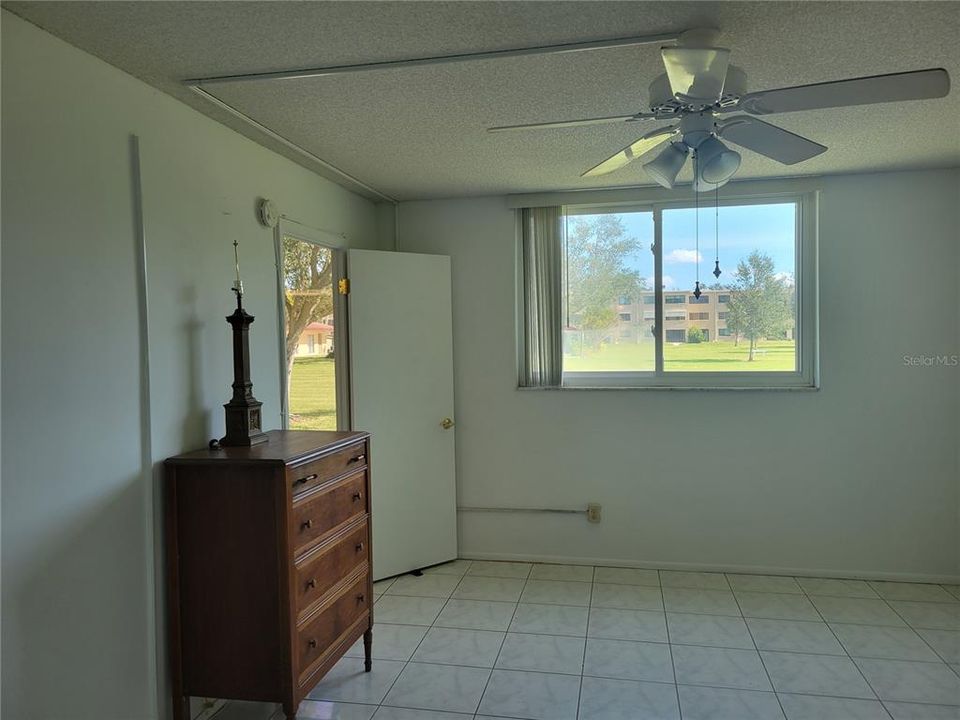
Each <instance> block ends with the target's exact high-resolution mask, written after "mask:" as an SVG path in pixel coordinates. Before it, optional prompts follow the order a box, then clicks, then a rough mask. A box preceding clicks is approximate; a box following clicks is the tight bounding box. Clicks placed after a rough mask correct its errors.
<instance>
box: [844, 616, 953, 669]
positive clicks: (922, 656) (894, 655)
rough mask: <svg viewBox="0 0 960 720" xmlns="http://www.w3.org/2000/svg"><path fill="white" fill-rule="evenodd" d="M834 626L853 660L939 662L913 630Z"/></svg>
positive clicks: (866, 626) (870, 626)
mask: <svg viewBox="0 0 960 720" xmlns="http://www.w3.org/2000/svg"><path fill="white" fill-rule="evenodd" d="M831 627H832V628H833V631H834V632H835V633H836V634H837V637H838V638H840V642H841V643H843V647H844V648H846V650H847V652H848V653H849V654H850V655H851V656H853V657H862V658H880V659H886V660H919V661H926V662H939V661H940V658H939V657H938V656H937V654H936V653H935V652H934V651H933V650H931V649H930V647H929V646H928V645H927V643H925V642H924V641H923V639H922V638H921V637H920V636H919V635H917V633H916V632H914V631H913V630H911V629H910V628H905V627H904V628H896V627H875V626H872V625H841V624H834V625H832V626H831Z"/></svg>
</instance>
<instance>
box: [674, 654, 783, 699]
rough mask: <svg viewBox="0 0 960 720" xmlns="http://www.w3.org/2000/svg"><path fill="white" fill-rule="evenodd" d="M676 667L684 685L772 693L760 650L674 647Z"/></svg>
mask: <svg viewBox="0 0 960 720" xmlns="http://www.w3.org/2000/svg"><path fill="white" fill-rule="evenodd" d="M673 664H674V668H675V669H676V673H677V682H678V683H680V684H681V685H709V686H711V687H724V688H736V689H740V690H772V688H771V687H770V681H769V680H768V679H767V673H766V671H765V670H764V669H763V664H762V663H761V662H760V655H759V654H758V653H757V651H756V650H730V649H727V648H706V647H696V646H693V645H674V646H673Z"/></svg>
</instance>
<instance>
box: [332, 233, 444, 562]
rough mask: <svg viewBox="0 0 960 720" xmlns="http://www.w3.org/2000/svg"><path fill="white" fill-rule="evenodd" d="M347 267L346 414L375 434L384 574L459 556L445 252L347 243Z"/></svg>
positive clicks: (378, 552)
mask: <svg viewBox="0 0 960 720" xmlns="http://www.w3.org/2000/svg"><path fill="white" fill-rule="evenodd" d="M347 276H348V277H349V278H350V295H349V297H348V301H347V306H348V308H349V320H350V322H349V328H350V390H351V398H352V399H351V404H352V413H351V418H352V425H353V427H354V428H355V429H357V430H366V431H368V432H370V433H371V435H372V440H371V448H370V461H371V465H370V470H371V512H372V514H373V576H374V579H380V578H385V577H390V576H392V575H398V574H400V573H404V572H409V571H410V570H415V569H418V568H422V567H426V566H427V565H433V564H436V563H439V562H444V561H446V560H452V559H453V558H455V557H456V556H457V508H456V504H457V503H456V480H455V470H454V430H453V428H452V426H450V424H451V422H452V419H453V335H452V333H453V328H452V319H451V310H450V307H451V306H450V258H448V257H446V256H443V255H418V254H414V253H400V252H378V251H372V250H350V251H349V254H348V258H347ZM445 421H446V422H445Z"/></svg>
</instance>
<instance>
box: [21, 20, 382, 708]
mask: <svg viewBox="0 0 960 720" xmlns="http://www.w3.org/2000/svg"><path fill="white" fill-rule="evenodd" d="M2 16H3V17H2V23H3V35H2V72H3V76H2V92H3V96H2V102H3V119H2V134H3V138H2V155H3V168H2V169H3V188H2V204H3V220H2V222H3V224H2V233H3V248H2V252H3V256H2V272H3V275H2V308H3V316H2V344H3V348H4V354H3V368H2V393H3V411H2V415H3V422H2V430H3V437H2V444H3V450H4V453H3V459H2V473H3V477H2V482H3V484H2V506H3V508H2V533H3V534H2V546H3V548H2V550H3V579H2V580H3V582H2V584H3V591H2V592H3V594H2V602H3V656H2V666H3V678H2V683H3V704H2V715H3V717H4V718H10V720H22V719H25V718H43V719H44V720H48V719H50V718H70V719H71V720H79V719H85V718H91V719H92V718H96V719H97V720H103V719H105V718H124V719H131V718H153V717H157V716H158V713H159V710H158V702H165V701H166V697H165V688H164V686H163V679H162V676H161V681H160V683H159V687H158V681H157V672H158V667H157V665H158V660H157V657H158V651H157V648H156V647H155V643H156V632H157V623H156V614H157V612H159V611H160V610H161V609H162V608H158V607H156V604H157V603H156V598H155V594H154V593H155V589H156V587H157V585H158V584H157V583H156V582H155V579H156V578H155V575H154V573H155V570H156V566H155V560H154V558H155V551H156V548H155V539H156V538H155V527H154V519H155V513H156V507H155V503H154V499H155V486H156V484H157V480H155V479H154V477H152V469H153V468H152V462H151V461H158V460H161V459H162V458H163V457H165V456H167V455H170V454H173V453H176V452H180V451H182V450H185V449H188V448H196V447H198V446H201V445H203V444H205V443H206V441H207V440H208V439H209V438H211V437H214V436H219V435H220V434H222V431H223V420H222V417H223V416H222V410H221V405H222V403H224V402H225V401H226V400H228V399H229V395H230V382H231V381H232V365H231V359H230V344H229V326H228V325H227V324H226V322H225V321H224V319H223V318H224V316H225V315H227V314H228V313H229V312H231V311H232V308H233V303H234V300H233V294H232V293H231V292H230V290H229V288H230V283H231V280H232V247H231V245H230V243H231V242H232V241H233V239H234V238H236V239H238V240H239V242H240V252H241V267H242V271H243V275H244V284H245V287H246V290H247V296H246V305H247V307H248V309H249V310H250V312H251V313H253V314H254V315H255V316H256V318H257V319H256V322H255V323H254V325H253V326H252V329H251V353H252V356H253V364H254V370H253V380H254V383H255V392H256V395H257V397H258V398H259V399H260V400H262V401H263V402H264V423H265V425H266V426H267V427H276V426H277V425H278V423H279V408H280V404H279V372H280V369H279V368H280V365H279V357H278V353H279V351H278V343H277V332H278V328H277V303H276V286H275V268H274V250H273V239H272V234H271V232H270V231H269V230H266V229H264V228H262V227H261V226H259V225H258V224H257V223H256V219H255V215H254V207H255V202H256V199H257V197H258V196H265V197H269V198H272V199H273V200H274V201H275V202H276V203H277V205H278V206H279V208H280V209H281V211H283V212H284V213H286V214H288V215H289V216H290V217H292V218H293V219H295V220H298V221H300V222H303V223H306V224H309V225H313V226H315V227H320V228H325V229H330V230H333V231H336V232H342V233H346V234H347V236H348V237H349V238H350V239H351V243H352V244H353V245H355V246H357V247H374V246H375V245H376V235H377V227H376V212H375V210H374V206H373V205H372V204H371V203H369V202H368V201H366V200H364V199H362V198H360V197H358V196H356V195H353V194H351V193H350V192H348V191H346V190H344V189H342V188H340V187H339V186H336V185H334V184H332V183H330V182H328V181H327V180H324V179H322V178H320V177H318V176H317V175H315V174H313V173H311V172H309V171H307V170H305V169H303V168H301V167H300V166H298V165H296V164H294V163H291V162H289V161H287V160H285V159H283V158H281V157H279V156H277V155H275V154H273V153H271V152H269V151H267V150H265V149H263V148H261V147H260V146H258V145H256V144H254V143H252V142H250V141H249V140H246V139H244V138H242V137H241V136H239V135H237V134H236V133H234V132H232V131H230V130H228V129H226V128H224V127H223V126H221V125H219V124H217V123H215V122H213V121H211V120H209V119H207V118H205V117H203V116H201V115H200V114H198V113H196V112H195V111H193V110H191V109H189V108H187V107H186V106H184V105H182V104H181V103H179V102H177V101H175V100H173V99H171V98H170V97H168V96H166V95H163V94H161V93H159V92H157V91H156V90H153V89H151V88H149V87H148V86H146V85H144V84H143V83H141V82H139V81H137V80H135V79H133V78H131V77H130V76H128V75H125V74H124V73H122V72H120V71H118V70H116V69H114V68H112V67H110V66H108V65H106V64H105V63H103V62H101V61H99V60H97V59H95V58H93V57H92V56H90V55H87V54H85V53H83V52H81V51H79V50H77V49H75V48H73V47H71V46H69V45H66V44H65V43H63V42H61V41H59V40H57V39H55V38H53V37H52V36H50V35H48V34H46V33H44V32H42V31H40V30H38V29H36V28H35V27H33V26H31V25H29V24H27V23H25V22H23V21H21V20H19V19H17V18H16V17H14V16H13V15H11V14H9V13H8V12H6V11H4V12H3V13H2ZM131 133H136V134H137V135H139V136H140V138H141V146H142V167H143V191H144V218H145V225H146V239H147V256H148V282H149V290H150V293H149V351H150V352H149V354H150V357H149V359H150V363H151V374H150V383H149V389H150V397H151V399H152V413H151V415H150V416H149V417H147V416H146V415H145V413H144V407H143V403H142V398H141V395H142V394H143V390H144V389H145V387H146V382H147V377H146V376H145V375H144V374H143V372H142V370H141V358H140V349H141V347H142V343H141V333H143V332H144V331H145V325H144V324H143V323H142V322H141V320H140V317H139V314H138V302H137V290H138V280H137V270H136V268H137V244H136V243H137V234H136V227H135V225H136V218H135V214H134V203H133V176H132V172H131V153H130V147H129V135H130V134H131ZM147 421H152V432H150V427H151V423H148V422H147ZM151 445H152V449H151ZM159 655H160V657H161V660H160V663H159V664H160V667H159V669H160V670H161V671H162V670H163V669H164V664H165V661H164V660H163V658H162V647H161V648H160V652H159ZM158 695H159V699H158Z"/></svg>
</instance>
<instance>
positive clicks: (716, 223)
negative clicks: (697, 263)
mask: <svg viewBox="0 0 960 720" xmlns="http://www.w3.org/2000/svg"><path fill="white" fill-rule="evenodd" d="M713 208H714V215H713V228H714V237H715V241H716V248H715V250H714V252H715V255H714V262H715V265H714V268H713V276H714V277H715V278H717V279H718V280H719V279H720V273H722V272H723V271H722V270H721V269H720V184H719V183H717V184H716V185H714V186H713Z"/></svg>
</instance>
